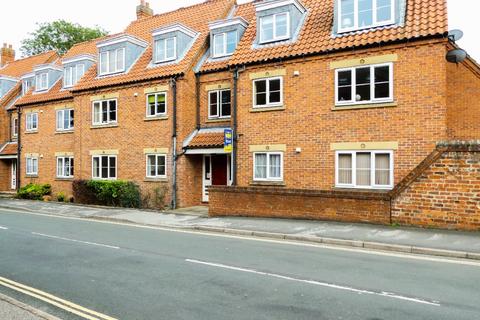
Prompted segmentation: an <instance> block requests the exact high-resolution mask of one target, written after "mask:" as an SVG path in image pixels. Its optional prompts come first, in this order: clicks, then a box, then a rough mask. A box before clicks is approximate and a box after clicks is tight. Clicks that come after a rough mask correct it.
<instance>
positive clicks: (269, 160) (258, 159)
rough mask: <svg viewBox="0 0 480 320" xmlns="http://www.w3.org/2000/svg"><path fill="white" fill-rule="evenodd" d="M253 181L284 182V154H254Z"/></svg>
mask: <svg viewBox="0 0 480 320" xmlns="http://www.w3.org/2000/svg"><path fill="white" fill-rule="evenodd" d="M253 156H254V163H253V167H254V173H253V179H254V180H257V181H282V180H283V153H280V152H266V153H254V155H253Z"/></svg>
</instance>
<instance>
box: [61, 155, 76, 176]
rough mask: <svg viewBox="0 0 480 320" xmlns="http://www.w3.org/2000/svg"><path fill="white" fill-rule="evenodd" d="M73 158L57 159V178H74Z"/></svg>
mask: <svg viewBox="0 0 480 320" xmlns="http://www.w3.org/2000/svg"><path fill="white" fill-rule="evenodd" d="M73 168H74V162H73V157H58V158H57V178H68V179H70V178H73Z"/></svg>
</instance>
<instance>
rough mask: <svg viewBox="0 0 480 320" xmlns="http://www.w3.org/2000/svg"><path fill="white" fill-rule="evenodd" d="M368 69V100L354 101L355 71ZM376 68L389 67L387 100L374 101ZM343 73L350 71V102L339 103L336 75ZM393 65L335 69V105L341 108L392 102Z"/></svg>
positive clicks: (384, 64)
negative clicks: (388, 94)
mask: <svg viewBox="0 0 480 320" xmlns="http://www.w3.org/2000/svg"><path fill="white" fill-rule="evenodd" d="M367 67H369V68H370V100H364V101H356V91H357V78H356V70H357V69H362V68H367ZM377 67H389V80H388V81H389V93H390V97H388V98H379V99H375V68H377ZM343 71H350V72H351V75H352V88H351V90H352V92H351V94H352V100H349V101H339V100H338V99H339V96H338V74H339V73H340V72H343ZM393 88H394V86H393V63H392V62H387V63H380V64H371V65H364V66H355V67H350V68H341V69H335V105H336V106H342V105H359V104H373V103H387V102H393V97H394V92H393Z"/></svg>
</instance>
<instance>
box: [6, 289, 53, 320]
mask: <svg viewBox="0 0 480 320" xmlns="http://www.w3.org/2000/svg"><path fill="white" fill-rule="evenodd" d="M0 319H4V320H7V319H8V320H60V319H58V318H56V317H53V316H51V315H49V314H47V313H45V312H43V311H41V310H38V309H35V308H33V307H31V306H28V305H26V304H24V303H22V302H20V301H18V300H15V299H12V298H10V297H8V296H5V295H3V294H0Z"/></svg>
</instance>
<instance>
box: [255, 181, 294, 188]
mask: <svg viewBox="0 0 480 320" xmlns="http://www.w3.org/2000/svg"><path fill="white" fill-rule="evenodd" d="M250 185H251V186H276V187H284V186H286V184H285V182H284V181H252V182H250Z"/></svg>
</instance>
